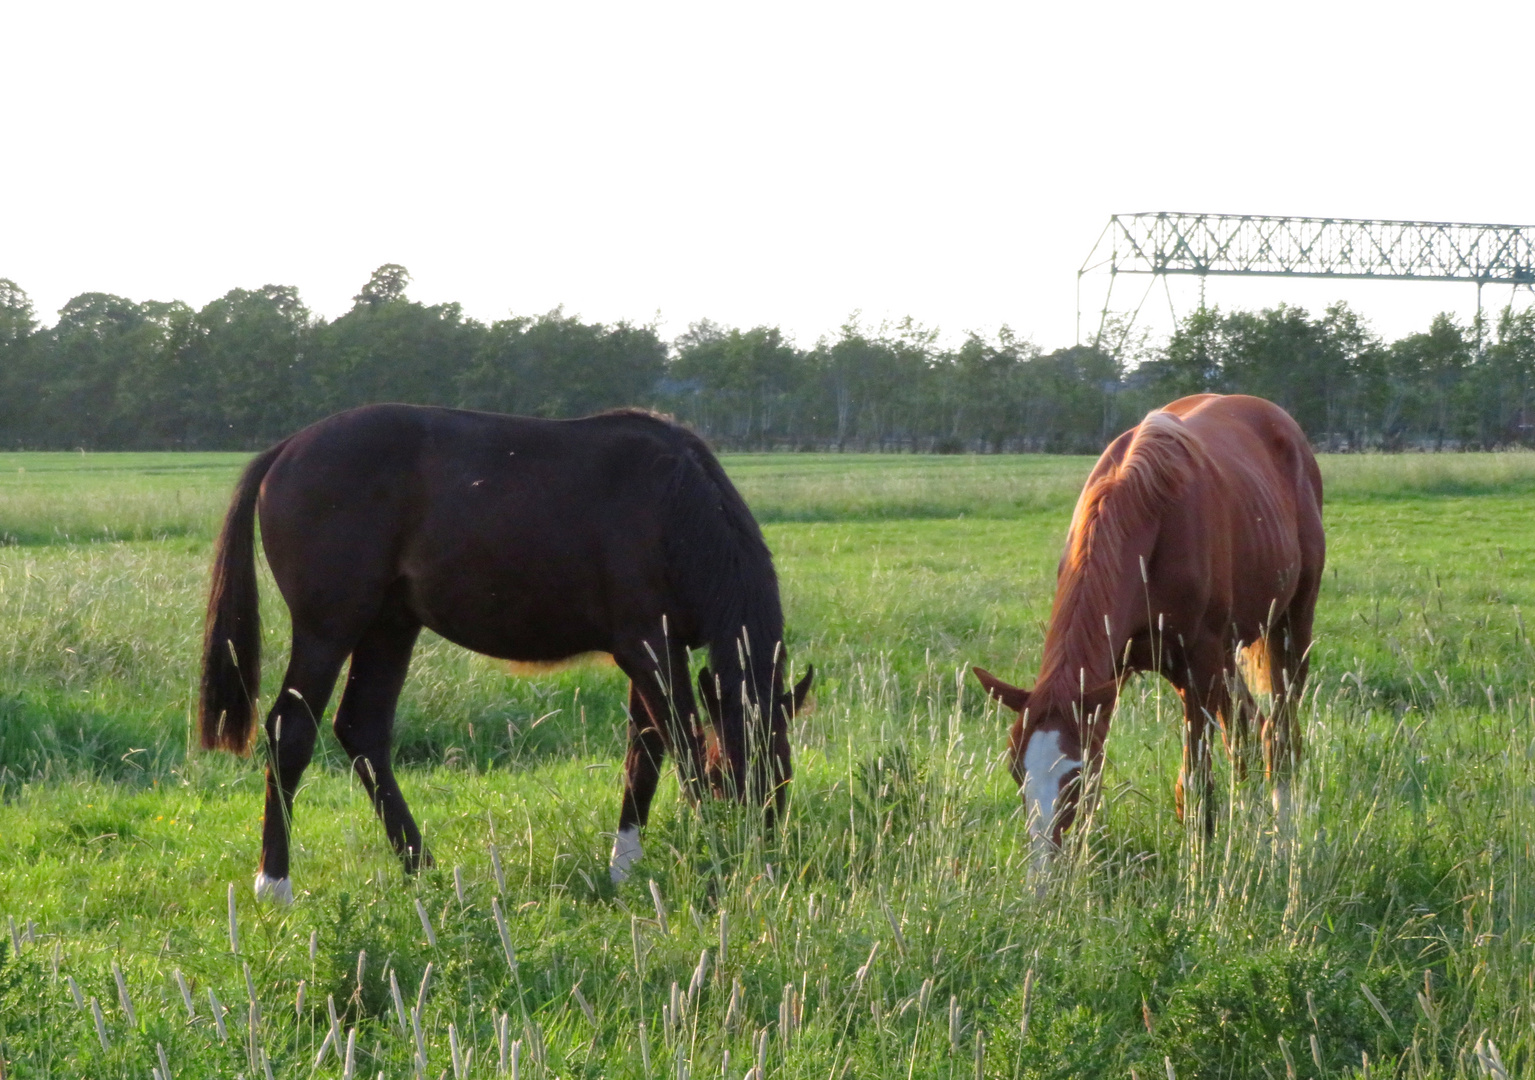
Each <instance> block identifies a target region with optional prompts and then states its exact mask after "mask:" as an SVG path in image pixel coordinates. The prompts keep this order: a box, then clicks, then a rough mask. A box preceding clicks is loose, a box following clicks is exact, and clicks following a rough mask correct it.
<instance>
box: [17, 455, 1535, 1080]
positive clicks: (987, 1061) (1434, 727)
mask: <svg viewBox="0 0 1535 1080" xmlns="http://www.w3.org/2000/svg"><path fill="white" fill-rule="evenodd" d="M243 460H244V458H243V456H241V455H215V454H209V455H170V454H166V455H154V454H137V455H135V454H123V455H106V454H102V455H95V454H92V455H83V454H26V455H15V454H13V455H0V535H3V538H4V541H5V546H3V547H0V915H3V916H5V917H6V918H7V919H8V920H9V921H8V922H7V924H6V926H5V927H4V930H3V934H0V958H3V960H0V1072H3V1073H4V1075H5V1076H6V1077H65V1076H78V1075H89V1076H92V1077H98V1078H104V1077H115V1076H123V1077H127V1076H133V1077H137V1078H142V1077H144V1076H145V1075H148V1074H149V1073H150V1071H151V1069H159V1068H161V1065H162V1062H163V1063H164V1065H165V1066H167V1067H168V1071H169V1074H170V1075H171V1076H175V1077H194V1076H215V1075H218V1076H230V1075H235V1074H242V1075H243V1076H245V1077H247V1078H255V1077H264V1076H266V1075H268V1074H270V1075H271V1076H274V1077H309V1076H342V1075H351V1076H356V1077H364V1076H366V1077H372V1076H376V1075H383V1076H386V1077H405V1076H411V1075H413V1074H415V1072H416V1071H417V1070H418V1069H422V1067H421V1065H420V1064H419V1062H418V1061H417V1058H418V1056H420V1057H423V1058H424V1069H422V1071H421V1075H424V1076H429V1077H432V1078H436V1077H439V1076H442V1075H448V1076H453V1077H455V1078H461V1077H490V1076H495V1075H501V1074H502V1070H503V1069H505V1070H508V1072H509V1070H510V1068H511V1064H512V1063H511V1061H510V1057H511V1056H512V1053H513V1051H514V1050H515V1053H516V1056H517V1069H518V1072H519V1075H520V1076H522V1077H533V1078H543V1077H561V1078H570V1077H598V1076H607V1077H643V1076H653V1077H684V1076H690V1077H695V1078H701V1077H716V1076H722V1077H726V1078H730V1080H738V1078H740V1077H742V1076H744V1075H746V1074H747V1072H748V1070H749V1069H754V1068H755V1069H760V1070H761V1071H760V1072H759V1073H758V1074H757V1077H758V1080H770V1078H779V1077H783V1078H789V1077H818V1078H819V1077H825V1078H828V1080H838V1078H840V1077H885V1076H906V1077H908V1078H913V1077H918V1076H921V1077H944V1078H954V1077H970V1076H986V1077H1068V1076H1114V1077H1130V1076H1138V1077H1140V1078H1143V1080H1150V1078H1151V1077H1160V1076H1173V1075H1175V1076H1177V1077H1182V1078H1189V1077H1265V1076H1267V1077H1274V1078H1279V1077H1286V1076H1290V1077H1351V1076H1363V1075H1369V1076H1375V1077H1384V1076H1398V1077H1413V1078H1417V1077H1468V1078H1469V1077H1480V1076H1484V1075H1497V1072H1496V1070H1498V1069H1504V1070H1506V1074H1507V1075H1521V1074H1527V1073H1528V1072H1529V1071H1531V1070H1535V1026H1532V1025H1535V1011H1532V1010H1535V899H1532V889H1535V877H1532V874H1531V871H1535V853H1532V851H1531V847H1530V844H1531V836H1532V830H1535V643H1532V642H1531V640H1530V638H1529V635H1528V634H1527V632H1526V629H1525V626H1526V615H1525V614H1524V612H1526V611H1528V610H1529V609H1531V608H1535V455H1528V454H1508V455H1472V454H1468V455H1453V456H1452V455H1440V456H1415V455H1408V456H1400V457H1336V458H1330V459H1324V460H1323V462H1322V467H1323V473H1324V476H1325V477H1326V483H1327V489H1328V490H1327V502H1326V522H1327V529H1328V540H1329V551H1328V570H1327V575H1326V581H1325V585H1324V589H1323V593H1322V597H1321V600H1320V603H1319V606H1318V620H1317V644H1316V646H1315V649H1314V652H1313V665H1312V681H1311V684H1310V689H1309V692H1308V694H1307V696H1306V699H1305V703H1304V706H1303V708H1302V716H1303V720H1304V731H1305V739H1306V747H1307V757H1306V760H1305V763H1304V765H1303V767H1302V771H1301V779H1300V782H1299V786H1298V789H1297V810H1296V815H1295V820H1294V823H1293V826H1294V827H1293V834H1291V835H1287V836H1277V835H1276V834H1275V831H1274V823H1273V820H1272V817H1271V815H1270V813H1269V812H1268V810H1267V809H1266V807H1267V805H1268V801H1267V798H1266V795H1265V793H1264V791H1263V789H1262V787H1261V784H1260V783H1257V782H1249V783H1245V784H1239V783H1237V782H1235V781H1234V780H1233V779H1232V777H1231V775H1230V772H1229V770H1227V769H1225V768H1224V762H1222V761H1221V760H1220V758H1219V756H1218V757H1217V770H1218V772H1217V775H1218V778H1219V783H1218V786H1219V787H1220V789H1221V792H1222V793H1221V796H1220V800H1219V802H1220V805H1219V815H1218V826H1217V830H1216V835H1215V838H1214V840H1213V841H1212V842H1210V843H1206V842H1205V841H1204V840H1203V838H1202V836H1201V835H1199V834H1198V833H1197V832H1191V831H1188V830H1185V829H1184V828H1183V827H1182V826H1181V825H1180V824H1179V822H1178V819H1177V817H1176V815H1175V813H1174V810H1173V796H1172V788H1173V783H1174V780H1175V779H1176V768H1177V762H1178V759H1179V756H1180V752H1181V751H1180V741H1179V735H1180V733H1179V723H1178V717H1179V715H1180V711H1179V707H1178V705H1177V702H1176V701H1175V700H1174V699H1173V696H1172V692H1171V690H1170V689H1169V688H1168V687H1167V686H1166V685H1165V684H1162V683H1159V682H1156V681H1154V680H1151V679H1149V678H1142V679H1141V680H1139V681H1137V682H1136V683H1134V684H1133V685H1132V687H1131V688H1130V690H1129V692H1128V693H1127V695H1126V696H1125V698H1124V699H1123V700H1122V703H1121V706H1120V709H1119V712H1118V714H1117V716H1116V719H1115V723H1114V728H1113V731H1112V733H1111V735H1110V738H1109V744H1108V763H1107V766H1106V771H1105V775H1104V777H1103V797H1102V800H1101V802H1100V803H1099V805H1098V808H1097V810H1096V812H1095V813H1094V814H1093V815H1092V816H1091V818H1090V819H1089V820H1087V821H1085V822H1083V823H1081V824H1079V826H1078V837H1077V842H1076V844H1075V846H1074V850H1073V851H1072V854H1071V856H1070V857H1069V858H1066V859H1063V860H1061V861H1060V862H1059V863H1058V864H1057V865H1055V866H1054V867H1053V868H1052V870H1051V871H1050V873H1049V874H1048V876H1047V877H1046V878H1045V879H1044V882H1043V885H1042V887H1041V888H1039V889H1036V888H1035V887H1034V886H1033V885H1032V884H1029V883H1026V880H1025V878H1026V873H1027V863H1028V852H1027V845H1026V837H1025V836H1024V830H1023V827H1022V824H1023V823H1022V821H1021V820H1020V815H1019V810H1018V799H1017V797H1016V795H1015V794H1014V791H1013V789H1012V782H1011V780H1010V778H1009V777H1008V774H1007V770H1006V768H1005V764H1004V760H1003V754H1004V749H1005V747H1004V740H1005V735H1004V732H1005V725H1006V723H1007V722H1009V721H1010V720H1011V717H1007V718H1004V717H1002V716H999V715H998V713H997V711H996V710H995V709H994V708H988V706H987V703H986V702H985V701H984V699H983V697H982V695H981V693H980V692H979V688H978V686H977V685H976V684H975V683H974V680H973V679H971V678H970V677H969V674H968V672H969V665H971V664H982V665H984V666H986V667H988V668H990V669H991V670H992V671H994V672H996V673H997V674H999V675H1001V676H1003V677H1004V678H1008V679H1011V680H1013V681H1016V682H1019V683H1021V684H1027V683H1029V682H1030V681H1032V678H1033V674H1034V671H1035V668H1036V666H1037V663H1038V653H1039V646H1040V642H1041V639H1042V633H1043V620H1044V618H1045V617H1046V615H1047V613H1048V608H1049V603H1050V598H1051V595H1052V591H1053V585H1054V567H1055V561H1056V559H1057V557H1058V556H1059V552H1060V545H1061V541H1062V537H1063V535H1064V532H1065V528H1066V523H1067V521H1068V519H1069V517H1070V513H1071V508H1072V505H1073V502H1074V500H1075V497H1076V492H1077V489H1078V487H1079V486H1080V484H1081V481H1082V479H1083V478H1084V477H1085V475H1086V473H1087V471H1088V469H1089V468H1090V466H1091V463H1092V462H1091V459H1088V458H1052V457H1044V456H1030V457H1007V458H1002V457H996V458H974V457H940V458H922V457H909V456H891V457H860V456H838V455H805V456H798V455H795V456H789V455H783V456H751V455H742V456H734V457H727V458H725V459H724V464H725V466H726V469H727V471H729V472H730V473H731V475H732V477H733V478H734V479H735V480H736V482H737V483H738V485H739V486H740V488H741V490H742V492H743V494H744V495H745V496H746V499H747V501H748V503H750V505H751V506H752V508H753V510H754V511H755V512H756V514H757V516H758V518H759V520H761V521H762V522H763V524H764V527H765V531H766V534H767V537H768V541H769V543H770V544H771V546H772V548H773V551H774V554H775V557H776V560H777V565H778V570H779V575H780V580H781V584H782V589H783V597H784V602H785V608H786V613H787V618H788V638H789V640H788V643H787V644H788V648H789V655H790V658H791V661H792V662H793V664H794V665H795V667H796V668H797V669H802V668H803V665H804V664H805V663H806V662H813V663H814V664H815V666H816V670H817V673H818V675H817V685H816V687H815V699H816V704H815V708H814V710H813V711H811V712H809V713H807V714H805V715H802V716H801V717H800V718H799V719H798V721H797V723H796V727H795V730H794V732H793V745H794V753H795V773H796V778H795V784H794V794H793V808H792V811H791V814H790V819H789V822H788V826H787V828H786V829H785V830H784V832H783V834H782V835H781V836H780V837H778V838H777V839H775V840H774V841H772V842H771V843H764V841H763V838H762V837H761V835H760V828H753V826H752V823H751V822H750V821H749V819H748V818H747V816H746V815H744V814H743V813H741V812H740V811H739V810H738V809H736V808H734V807H731V806H721V805H706V806H705V807H703V808H702V811H701V812H697V813H695V812H693V811H691V810H689V809H688V808H687V807H686V806H685V805H683V804H682V803H681V802H680V801H679V799H678V795H677V787H676V783H675V779H674V777H673V776H672V775H668V776H667V778H666V779H665V780H664V781H663V785H662V789H661V791H660V793H659V795H658V796H657V800H656V806H655V811H654V813H653V815H652V819H651V824H650V828H649V830H648V833H647V835H646V838H645V856H644V859H643V860H642V861H641V862H640V863H639V864H638V865H637V866H636V868H635V871H634V874H633V877H632V878H631V879H630V880H629V881H628V882H627V883H626V884H625V885H623V886H621V887H618V888H616V889H615V888H614V887H613V886H611V885H610V884H609V883H608V881H607V855H608V849H609V847H610V845H611V836H610V835H608V834H609V833H610V830H612V829H613V827H614V825H615V823H616V820H617V813H618V801H619V768H618V764H619V761H620V755H621V753H622V724H621V719H622V708H623V702H624V686H625V683H624V680H623V678H622V676H621V675H620V674H619V672H618V671H617V670H616V669H614V668H611V667H602V666H584V667H575V668H571V669H568V670H565V671H562V672H558V673H550V674H541V675H536V676H531V677H528V676H519V675H515V674H513V673H511V672H509V671H507V670H506V669H505V668H504V667H503V666H502V665H500V664H497V663H495V662H493V661H489V660H486V659H483V658H479V657H475V656H471V655H470V654H467V653H465V652H463V651H462V650H459V649H457V648H456V647H453V646H450V645H447V644H446V643H444V642H442V641H440V640H437V639H433V638H432V637H431V636H430V635H427V636H426V637H424V638H423V640H422V643H421V645H420V646H419V647H418V649H417V653H416V660H415V663H414V665H413V667H412V671H411V676H410V679H409V681H408V682H407V684H406V688H405V694H404V698H403V700H402V703H401V715H400V724H399V731H398V740H397V741H398V750H397V756H398V759H399V761H400V762H401V764H402V771H401V779H402V783H403V786H404V788H405V791H406V795H407V797H408V798H409V799H410V802H411V806H412V808H413V809H414V811H415V812H416V814H417V816H418V820H419V821H420V822H421V825H422V828H423V831H424V832H425V833H426V836H427V838H428V842H429V843H430V844H431V845H432V848H433V852H434V854H435V856H436V859H437V863H438V865H437V867H436V868H435V869H434V870H431V871H428V872H425V873H423V874H422V875H420V877H419V878H417V879H414V880H407V879H406V878H405V877H404V876H403V874H402V873H401V871H400V869H399V866H398V863H397V862H396V860H395V859H394V856H393V855H392V853H391V852H390V850H389V847H388V844H387V841H386V839H385V837H384V834H383V830H382V828H381V827H380V826H379V825H378V824H377V823H376V822H375V821H374V819H373V817H372V814H371V812H370V809H369V806H368V804H367V802H366V800H365V798H364V797H363V796H362V794H361V792H360V790H359V789H358V787H357V785H356V784H355V783H354V782H353V781H352V779H351V774H350V771H349V769H348V768H347V765H346V762H345V761H344V760H342V759H341V757H340V755H339V751H338V750H337V747H336V745H335V742H334V740H333V739H332V738H331V737H330V736H329V734H328V731H327V732H326V733H325V734H324V736H323V737H322V744H321V749H320V750H319V752H318V753H317V756H316V762H315V765H314V766H312V767H311V769H310V770H309V772H308V773H306V775H305V784H304V787H303V789H302V790H301V793H300V795H299V798H298V803H297V807H296V810H295V831H294V840H295V856H294V886H295V890H296V892H297V893H298V894H299V896H298V901H297V903H295V904H294V905H293V906H292V907H291V908H285V909H283V908H271V907H264V906H259V905H257V904H256V903H255V901H254V900H253V898H252V896H251V888H250V886H251V878H252V875H253V874H254V871H255V860H256V857H257V853H258V849H259V828H258V824H259V823H258V819H259V815H260V810H261V807H260V789H261V784H260V775H259V772H258V767H259V754H258V759H257V760H256V761H240V760H235V759H231V758H229V757H227V756H212V755H205V754H201V753H191V752H189V747H190V746H191V745H192V743H193V742H194V737H193V734H192V729H191V719H192V710H193V692H194V688H195V686H196V680H197V670H196V665H197V662H198V658H199V649H200V641H201V632H202V611H203V605H204V602H205V596H206V589H207V567H208V562H209V554H210V550H209V549H210V544H211V539H212V535H213V533H214V531H215V529H216V527H217V524H218V522H219V520H220V519H221V516H222V513H223V510H224V507H225V503H226V500H227V498H228V493H229V490H230V488H231V486H232V484H233V481H234V478H235V475H236V473H237V471H238V468H239V465H240V463H241V462H242V461H243ZM263 590H264V591H263V595H262V603H263V614H264V619H265V625H266V630H265V633H266V648H267V654H266V665H265V671H264V682H265V685H266V693H267V694H268V695H270V693H271V691H272V687H273V686H274V685H275V683H276V680H277V678H278V677H279V675H280V674H281V668H282V663H283V661H284V659H285V656H286V644H287V642H286V621H285V614H284V610H283V607H282V604H281V601H280V599H279V598H278V596H277V595H276V591H275V589H274V588H273V587H272V584H271V582H270V580H269V579H264V581H263ZM268 700H269V698H268ZM333 704H334V703H333ZM652 882H653V883H654V887H653V888H652V884H651V883H652ZM231 885H233V897H234V901H233V909H231V907H230V902H229V899H228V898H229V895H230V893H229V889H230V886H231ZM18 949H19V953H18ZM429 967H430V975H429V977H427V975H428V968H429ZM183 983H184V985H185V987H186V996H185V997H184V996H183V990H182V985H183ZM301 987H302V996H300V994H301V991H300V988H301ZM77 992H78V997H77ZM215 1000H216V1002H217V1005H215ZM77 1002H83V1003H84V1004H83V1007H82V1006H81V1005H80V1004H78V1003H77ZM333 1017H334V1019H333ZM333 1027H334V1031H335V1032H336V1035H335V1036H332V1034H331V1033H332V1030H333ZM328 1038H329V1039H330V1042H329V1044H327V1039H328ZM514 1041H518V1042H517V1045H515V1047H514V1046H513V1042H514ZM1494 1046H1495V1047H1496V1049H1493V1047H1494ZM162 1054H163V1057H162ZM317 1061H318V1065H317V1064H316V1062H317Z"/></svg>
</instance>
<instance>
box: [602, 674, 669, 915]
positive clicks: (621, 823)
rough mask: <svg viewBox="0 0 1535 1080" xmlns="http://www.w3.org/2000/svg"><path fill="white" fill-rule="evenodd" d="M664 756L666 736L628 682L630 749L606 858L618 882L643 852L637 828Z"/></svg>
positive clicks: (641, 823) (645, 814)
mask: <svg viewBox="0 0 1535 1080" xmlns="http://www.w3.org/2000/svg"><path fill="white" fill-rule="evenodd" d="M665 757H666V737H665V735H664V734H662V731H661V729H660V728H659V727H657V726H656V723H655V721H654V719H653V718H652V717H651V715H650V710H649V709H648V708H646V706H645V701H644V699H643V698H641V697H640V693H639V690H637V689H636V688H635V686H634V684H633V683H630V684H629V750H628V753H627V754H625V755H624V801H623V806H622V808H621V809H620V810H619V813H618V835H617V836H615V837H614V838H613V854H612V857H611V859H610V860H609V862H608V877H609V878H611V879H612V881H613V884H615V885H620V884H622V883H623V882H624V881H626V880H628V878H629V869H630V868H631V867H632V866H633V865H634V864H635V863H636V862H638V861H639V858H640V856H641V855H643V854H644V853H645V851H644V849H643V848H642V847H640V830H641V829H642V828H644V827H645V823H646V822H647V821H649V820H650V801H651V799H653V798H654V797H655V794H656V784H657V783H659V782H660V779H661V761H662V759H664V758H665Z"/></svg>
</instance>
